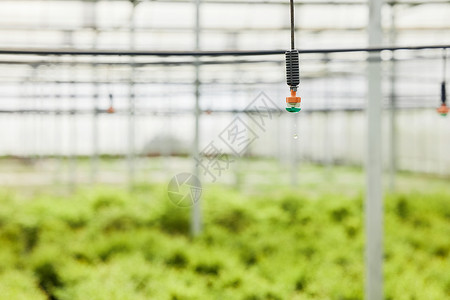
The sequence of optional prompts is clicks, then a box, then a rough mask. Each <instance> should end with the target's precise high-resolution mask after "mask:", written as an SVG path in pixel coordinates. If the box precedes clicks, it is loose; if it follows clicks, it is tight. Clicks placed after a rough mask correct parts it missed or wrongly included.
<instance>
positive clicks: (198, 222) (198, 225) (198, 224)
mask: <svg viewBox="0 0 450 300" xmlns="http://www.w3.org/2000/svg"><path fill="white" fill-rule="evenodd" d="M200 1H201V0H196V1H195V50H196V51H198V50H200V4H201V3H200ZM193 148H194V149H193V156H194V164H195V165H194V175H195V176H197V178H198V177H199V175H200V172H199V168H198V165H197V162H196V161H195V158H198V156H199V154H200V64H199V59H198V57H196V58H195V132H194V147H193ZM201 231H202V212H201V199H200V198H199V199H198V200H197V202H195V203H194V205H193V206H192V211H191V234H192V236H197V235H199V234H200V232H201Z"/></svg>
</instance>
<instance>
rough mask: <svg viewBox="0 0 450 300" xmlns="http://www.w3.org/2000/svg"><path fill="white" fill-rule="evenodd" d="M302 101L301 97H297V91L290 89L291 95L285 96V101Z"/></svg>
mask: <svg viewBox="0 0 450 300" xmlns="http://www.w3.org/2000/svg"><path fill="white" fill-rule="evenodd" d="M300 102H302V98H300V97H297V92H296V91H293V90H291V96H290V97H286V103H300Z"/></svg>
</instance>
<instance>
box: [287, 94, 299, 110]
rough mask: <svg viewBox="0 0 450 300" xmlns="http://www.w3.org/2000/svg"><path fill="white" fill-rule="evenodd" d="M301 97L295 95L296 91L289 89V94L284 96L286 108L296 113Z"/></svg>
mask: <svg viewBox="0 0 450 300" xmlns="http://www.w3.org/2000/svg"><path fill="white" fill-rule="evenodd" d="M301 102H302V98H300V97H297V92H296V91H294V90H291V96H290V97H286V110H287V111H288V112H291V113H297V112H299V111H300V110H301V108H300V103H301Z"/></svg>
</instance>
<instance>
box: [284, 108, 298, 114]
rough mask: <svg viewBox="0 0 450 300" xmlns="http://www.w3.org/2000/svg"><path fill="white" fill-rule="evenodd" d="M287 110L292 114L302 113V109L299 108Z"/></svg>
mask: <svg viewBox="0 0 450 300" xmlns="http://www.w3.org/2000/svg"><path fill="white" fill-rule="evenodd" d="M286 110H287V111H288V112H290V113H298V112H299V111H301V110H302V109H301V108H298V107H286Z"/></svg>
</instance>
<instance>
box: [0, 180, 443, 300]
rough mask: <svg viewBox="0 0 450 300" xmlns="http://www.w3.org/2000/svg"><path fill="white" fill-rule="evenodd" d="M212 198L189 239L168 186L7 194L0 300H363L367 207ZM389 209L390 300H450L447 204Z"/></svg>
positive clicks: (264, 197) (417, 202)
mask: <svg viewBox="0 0 450 300" xmlns="http://www.w3.org/2000/svg"><path fill="white" fill-rule="evenodd" d="M357 194H360V193H357ZM204 196H205V197H204V200H203V204H204V209H203V213H204V218H205V231H204V234H203V235H202V236H200V237H199V238H196V239H191V238H189V235H188V230H189V209H181V208H177V207H175V206H174V205H173V204H171V203H170V202H169V201H168V200H167V197H166V191H165V186H143V187H140V188H139V189H138V190H137V191H135V192H133V193H131V194H129V193H125V192H123V191H120V190H118V189H114V188H96V189H95V190H80V191H78V192H77V193H76V194H74V195H72V196H70V197H57V196H50V195H49V194H45V193H41V194H40V195H37V196H33V197H30V196H27V197H25V196H23V195H22V196H21V195H20V194H18V193H16V192H12V191H10V190H9V191H3V192H0V205H1V207H2V209H1V210H0V241H1V247H0V298H1V299H27V300H30V299H61V300H78V299H79V300H85V299H90V300H92V299H94V300H95V299H99V300H100V299H104V300H113V299H117V300H119V299H120V300H127V299H130V300H139V299H162V300H164V299H340V300H343V299H362V298H363V285H364V262H363V256H364V231H363V218H362V217H363V201H362V196H361V195H356V196H351V195H345V196H343V195H342V194H333V193H324V192H320V191H318V192H317V193H315V194H311V193H308V194H303V193H302V192H300V193H299V192H297V191H296V192H293V191H292V190H289V189H283V190H281V191H280V190H277V189H276V187H273V188H272V189H270V188H266V190H265V191H264V193H249V192H246V193H240V192H237V191H235V190H232V189H229V188H224V187H208V189H207V190H205V192H204ZM385 203H386V204H385V212H386V215H385V267H384V270H385V295H386V299H449V297H450V272H449V270H450V264H449V251H450V239H449V237H450V226H449V225H450V192H446V191H445V190H444V192H439V191H427V192H424V193H420V192H419V193H417V192H414V193H402V194H396V195H390V196H387V197H386V200H385Z"/></svg>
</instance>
